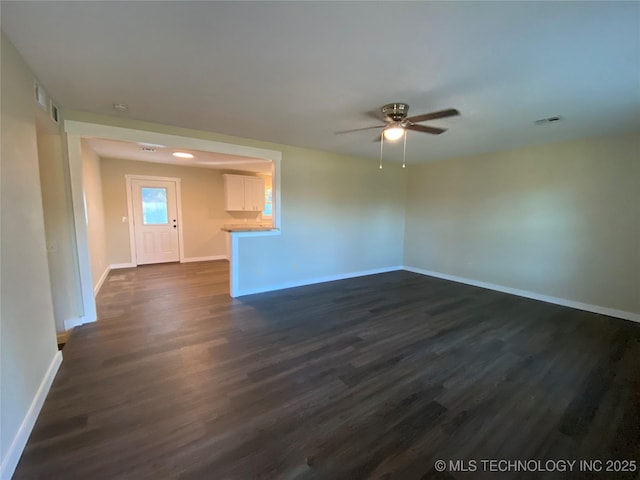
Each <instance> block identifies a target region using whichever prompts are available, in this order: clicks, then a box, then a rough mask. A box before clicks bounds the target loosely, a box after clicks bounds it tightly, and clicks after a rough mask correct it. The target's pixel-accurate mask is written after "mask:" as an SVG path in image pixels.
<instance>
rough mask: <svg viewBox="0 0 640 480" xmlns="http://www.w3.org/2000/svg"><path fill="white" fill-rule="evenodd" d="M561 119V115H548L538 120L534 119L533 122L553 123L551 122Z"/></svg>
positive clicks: (538, 123)
mask: <svg viewBox="0 0 640 480" xmlns="http://www.w3.org/2000/svg"><path fill="white" fill-rule="evenodd" d="M560 120H561V117H548V118H541V119H540V120H536V121H535V122H533V123H535V124H536V125H546V124H547V123H553V122H559V121H560Z"/></svg>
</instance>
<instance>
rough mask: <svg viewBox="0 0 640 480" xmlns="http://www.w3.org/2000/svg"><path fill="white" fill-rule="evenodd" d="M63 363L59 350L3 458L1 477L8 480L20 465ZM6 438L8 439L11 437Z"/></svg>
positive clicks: (0, 470)
mask: <svg viewBox="0 0 640 480" xmlns="http://www.w3.org/2000/svg"><path fill="white" fill-rule="evenodd" d="M61 363H62V352H60V351H57V352H56V353H55V355H54V356H53V359H52V360H51V363H50V364H49V368H48V369H47V373H45V375H44V378H43V379H42V381H41V382H40V386H39V387H38V391H37V392H36V394H35V396H34V397H33V400H32V401H31V405H30V406H29V410H27V414H26V415H25V417H24V418H23V419H22V423H21V424H20V428H19V429H18V431H17V432H16V434H15V436H14V437H13V440H12V441H11V445H10V446H9V449H8V450H7V454H6V455H5V457H4V458H3V459H2V465H1V466H0V478H1V479H3V480H5V479H6V480H8V479H10V478H11V476H12V475H13V473H14V472H15V470H16V467H17V466H18V462H19V461H20V456H21V455H22V452H23V450H24V447H25V445H26V444H27V440H29V435H31V431H32V430H33V426H34V425H35V424H36V419H37V418H38V414H39V413H40V410H41V409H42V405H43V404H44V400H45V398H47V393H49V389H50V388H51V384H52V383H53V379H54V378H55V376H56V373H57V372H58V368H59V367H60V364H61ZM4 440H5V441H6V440H9V439H4Z"/></svg>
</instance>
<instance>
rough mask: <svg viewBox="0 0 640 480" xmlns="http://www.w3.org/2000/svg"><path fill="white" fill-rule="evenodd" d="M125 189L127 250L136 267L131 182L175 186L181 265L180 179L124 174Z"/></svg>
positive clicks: (182, 239)
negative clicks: (165, 183) (127, 223)
mask: <svg viewBox="0 0 640 480" xmlns="http://www.w3.org/2000/svg"><path fill="white" fill-rule="evenodd" d="M124 179H125V184H126V189H127V212H128V215H129V217H128V220H129V249H130V255H131V263H133V266H134V267H137V266H138V259H137V253H136V248H137V247H136V232H135V225H134V222H133V190H132V188H133V187H132V185H131V182H132V181H133V180H153V181H159V182H173V183H174V184H175V186H176V210H177V211H176V216H177V217H178V260H179V261H180V263H183V260H184V237H183V229H182V190H181V187H180V185H181V182H182V179H181V178H179V177H157V176H154V175H135V174H126V175H125V176H124Z"/></svg>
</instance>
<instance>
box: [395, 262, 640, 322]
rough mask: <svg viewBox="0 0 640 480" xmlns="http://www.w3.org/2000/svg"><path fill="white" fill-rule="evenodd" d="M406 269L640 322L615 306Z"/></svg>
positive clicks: (412, 268)
mask: <svg viewBox="0 0 640 480" xmlns="http://www.w3.org/2000/svg"><path fill="white" fill-rule="evenodd" d="M402 268H403V269H404V270H407V271H408V272H413V273H419V274H421V275H428V276H430V277H436V278H442V279H445V280H451V281H453V282H458V283H465V284H467V285H473V286H475V287H481V288H487V289H489V290H495V291H498V292H503V293H509V294H511V295H517V296H518V297H525V298H531V299H533V300H540V301H542V302H547V303H554V304H556V305H562V306H564V307H571V308H575V309H578V310H584V311H587V312H593V313H599V314H601V315H607V316H609V317H616V318H622V319H624V320H631V321H632V322H640V314H638V313H633V312H626V311H624V310H616V309H614V308H608V307H601V306H599V305H591V304H589V303H582V302H576V301H574V300H567V299H565V298H558V297H552V296H549V295H542V294H540V293H535V292H530V291H528V290H520V289H518V288H511V287H505V286H502V285H496V284H494V283H487V282H480V281H478V280H472V279H470V278H464V277H457V276H455V275H448V274H446V273H440V272H434V271H431V270H424V269H422V268H415V267H407V266H405V267H402Z"/></svg>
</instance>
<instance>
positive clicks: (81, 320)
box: [64, 317, 95, 332]
mask: <svg viewBox="0 0 640 480" xmlns="http://www.w3.org/2000/svg"><path fill="white" fill-rule="evenodd" d="M85 318H86V317H75V318H66V319H65V320H64V331H65V332H67V331H69V330H71V329H72V328H74V327H79V326H80V325H84V324H85V323H91V322H95V319H93V320H87V321H85Z"/></svg>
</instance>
